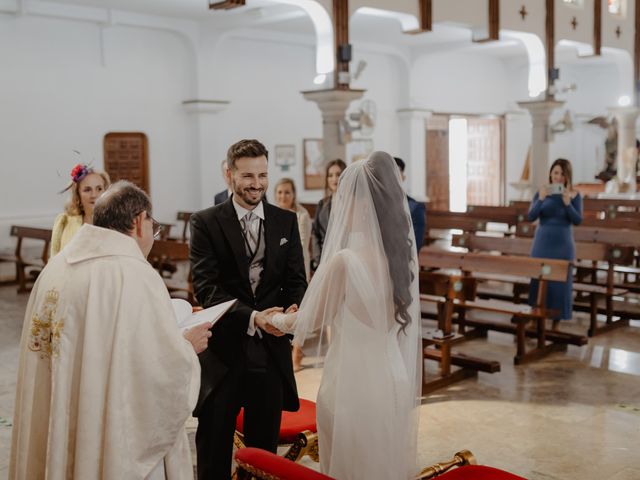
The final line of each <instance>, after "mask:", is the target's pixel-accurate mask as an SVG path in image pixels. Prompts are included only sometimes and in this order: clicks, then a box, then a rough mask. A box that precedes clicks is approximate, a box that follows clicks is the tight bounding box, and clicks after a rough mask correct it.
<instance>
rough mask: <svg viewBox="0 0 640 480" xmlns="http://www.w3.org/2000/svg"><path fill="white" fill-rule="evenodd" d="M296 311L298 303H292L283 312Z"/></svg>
mask: <svg viewBox="0 0 640 480" xmlns="http://www.w3.org/2000/svg"><path fill="white" fill-rule="evenodd" d="M297 311H298V304H297V303H294V304H293V305H291V306H289V308H287V309H286V310H285V312H284V313H294V312H297Z"/></svg>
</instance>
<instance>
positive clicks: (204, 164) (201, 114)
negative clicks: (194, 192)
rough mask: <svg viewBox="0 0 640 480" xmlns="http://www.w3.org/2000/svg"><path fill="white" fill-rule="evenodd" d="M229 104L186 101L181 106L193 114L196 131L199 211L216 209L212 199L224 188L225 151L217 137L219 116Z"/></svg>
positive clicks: (224, 102) (192, 120)
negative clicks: (223, 165) (222, 165)
mask: <svg viewBox="0 0 640 480" xmlns="http://www.w3.org/2000/svg"><path fill="white" fill-rule="evenodd" d="M229 104H230V102H228V101H226V100H203V99H194V100H185V101H184V102H182V105H183V107H184V110H185V112H187V113H189V114H190V117H192V118H191V119H190V122H192V125H193V129H194V136H195V138H194V141H195V143H196V145H197V156H198V158H199V163H200V165H199V167H200V172H199V175H198V177H199V179H200V185H199V190H200V205H199V207H200V208H205V207H208V206H211V205H213V196H214V195H215V194H216V193H217V192H219V191H220V190H223V189H224V188H225V186H226V185H225V183H224V179H223V178H222V175H221V173H220V164H221V163H222V160H223V159H224V154H225V153H226V148H228V147H229V146H228V145H226V146H224V145H221V142H220V139H219V137H218V133H217V132H219V131H220V122H222V119H221V118H220V117H219V115H218V114H220V113H221V112H224V111H225V110H226V109H227V108H228V107H229Z"/></svg>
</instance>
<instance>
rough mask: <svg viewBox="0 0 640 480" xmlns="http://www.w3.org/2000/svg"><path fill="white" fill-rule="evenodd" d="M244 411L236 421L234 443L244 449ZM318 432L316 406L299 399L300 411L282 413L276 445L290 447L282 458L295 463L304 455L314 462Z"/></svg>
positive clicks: (316, 458) (318, 459)
mask: <svg viewBox="0 0 640 480" xmlns="http://www.w3.org/2000/svg"><path fill="white" fill-rule="evenodd" d="M243 424H244V410H243V409H242V410H240V414H239V415H238V418H237V419H236V434H235V438H234V442H235V445H236V447H237V448H244V447H245V444H244V435H243ZM317 432H318V430H317V428H316V404H315V403H314V402H312V401H311V400H305V399H304V398H301V399H300V410H298V411H297V412H282V419H281V420H280V438H279V440H278V444H280V445H291V446H290V447H289V449H288V450H287V453H285V454H284V458H286V459H288V460H292V461H294V462H297V461H298V460H300V459H301V458H302V457H304V456H305V455H309V457H311V458H312V459H313V460H314V461H316V462H318V461H320V458H319V457H318V433H317Z"/></svg>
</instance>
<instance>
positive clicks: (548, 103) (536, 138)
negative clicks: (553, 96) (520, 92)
mask: <svg viewBox="0 0 640 480" xmlns="http://www.w3.org/2000/svg"><path fill="white" fill-rule="evenodd" d="M518 105H519V106H520V107H521V108H524V109H526V110H528V111H529V115H531V123H532V131H531V165H530V169H529V184H530V186H529V191H528V194H527V195H526V196H527V198H531V197H533V194H534V192H535V191H537V190H538V189H539V188H540V186H541V185H546V184H547V183H549V143H550V142H551V132H550V122H549V118H550V117H551V114H552V113H553V112H554V111H555V110H556V109H557V108H560V107H561V106H562V105H564V102H560V101H557V100H539V101H532V102H518ZM523 193H524V192H523Z"/></svg>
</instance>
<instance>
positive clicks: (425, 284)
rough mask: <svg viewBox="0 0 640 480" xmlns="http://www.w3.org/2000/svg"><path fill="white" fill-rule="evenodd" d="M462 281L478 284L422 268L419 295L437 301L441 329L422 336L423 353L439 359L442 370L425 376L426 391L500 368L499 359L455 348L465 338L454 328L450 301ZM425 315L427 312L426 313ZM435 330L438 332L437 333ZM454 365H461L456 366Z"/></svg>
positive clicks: (469, 285)
mask: <svg viewBox="0 0 640 480" xmlns="http://www.w3.org/2000/svg"><path fill="white" fill-rule="evenodd" d="M459 281H461V282H464V287H465V288H467V287H468V288H475V284H473V283H469V282H468V281H467V279H459V278H458V277H455V276H451V275H445V274H439V273H434V272H428V271H424V270H422V271H420V299H421V301H426V302H434V303H436V305H437V308H438V315H437V322H438V330H436V332H434V333H432V334H429V332H425V335H424V337H423V339H422V354H423V358H426V359H429V360H434V361H436V362H438V367H439V372H438V377H437V378H435V379H431V380H427V375H426V374H425V375H424V376H423V382H422V394H423V395H426V394H428V393H431V392H433V391H434V390H437V389H439V388H442V387H444V386H447V385H450V384H452V383H454V382H457V381H460V380H463V379H465V378H469V377H474V376H477V375H478V371H483V372H487V373H496V372H499V371H500V363H498V362H496V361H487V360H484V359H481V358H476V357H471V356H468V355H464V354H459V353H455V352H453V351H452V346H453V345H455V344H456V343H458V342H459V341H461V340H464V339H465V338H464V336H463V335H461V334H459V333H454V332H453V329H452V315H453V303H452V302H453V300H451V301H447V300H448V299H453V298H455V296H456V295H457V290H458V288H459V287H458V283H459ZM443 299H444V301H443ZM423 316H428V315H425V314H424V313H423ZM435 333H438V334H439V335H438V336H435ZM452 366H456V367H460V368H458V369H456V370H453V369H452Z"/></svg>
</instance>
